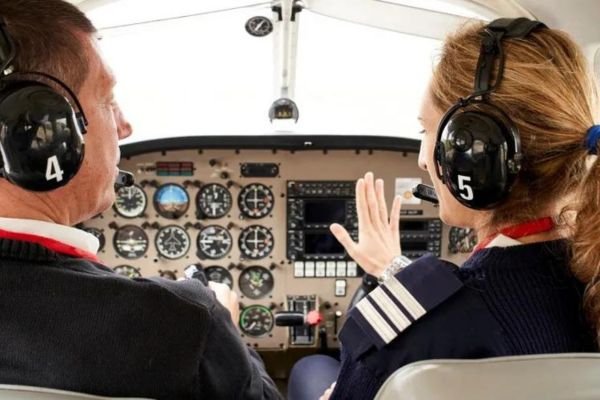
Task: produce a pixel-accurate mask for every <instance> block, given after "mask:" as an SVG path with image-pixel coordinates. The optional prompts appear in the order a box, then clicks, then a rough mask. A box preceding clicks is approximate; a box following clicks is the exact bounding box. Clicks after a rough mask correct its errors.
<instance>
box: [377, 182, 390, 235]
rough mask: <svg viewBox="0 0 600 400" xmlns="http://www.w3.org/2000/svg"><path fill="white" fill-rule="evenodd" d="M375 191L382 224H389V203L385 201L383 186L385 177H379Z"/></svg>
mask: <svg viewBox="0 0 600 400" xmlns="http://www.w3.org/2000/svg"><path fill="white" fill-rule="evenodd" d="M375 193H376V195H377V203H378V207H379V220H380V221H381V224H382V225H383V226H387V224H388V223H389V220H388V210H387V204H386V202H385V190H384V188H383V179H377V180H376V181H375Z"/></svg>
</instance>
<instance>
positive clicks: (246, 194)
mask: <svg viewBox="0 0 600 400" xmlns="http://www.w3.org/2000/svg"><path fill="white" fill-rule="evenodd" d="M238 204H239V206H240V210H241V211H242V214H244V215H245V216H246V217H248V218H253V219H258V218H263V217H266V216H267V215H269V213H270V212H271V210H273V205H274V204H275V199H274V198H273V192H271V189H269V188H268V187H266V186H265V185H263V184H262V183H251V184H250V185H248V186H244V188H243V189H242V190H241V191H240V195H239V197H238Z"/></svg>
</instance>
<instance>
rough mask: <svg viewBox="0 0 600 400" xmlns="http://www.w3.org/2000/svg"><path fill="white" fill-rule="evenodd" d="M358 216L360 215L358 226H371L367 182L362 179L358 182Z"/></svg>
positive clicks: (356, 195)
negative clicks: (366, 190)
mask: <svg viewBox="0 0 600 400" xmlns="http://www.w3.org/2000/svg"><path fill="white" fill-rule="evenodd" d="M355 190H356V194H355V197H356V214H357V215H358V226H359V227H361V228H362V227H364V226H365V224H370V217H369V208H368V205H367V197H366V192H365V180H364V179H363V178H360V179H359V180H358V181H356V189H355Z"/></svg>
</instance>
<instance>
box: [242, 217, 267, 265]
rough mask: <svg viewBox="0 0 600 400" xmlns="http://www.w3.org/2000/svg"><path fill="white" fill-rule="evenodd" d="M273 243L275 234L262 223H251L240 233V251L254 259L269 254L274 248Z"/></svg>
mask: <svg viewBox="0 0 600 400" xmlns="http://www.w3.org/2000/svg"><path fill="white" fill-rule="evenodd" d="M273 243H274V239H273V234H272V233H271V231H270V230H269V228H267V227H264V226H261V225H250V226H249V227H247V228H245V229H244V230H243V231H242V233H240V240H239V245H240V251H241V252H242V254H243V255H244V257H246V258H250V259H252V260H258V259H259V258H264V257H266V256H268V255H269V254H270V253H271V251H272V250H273Z"/></svg>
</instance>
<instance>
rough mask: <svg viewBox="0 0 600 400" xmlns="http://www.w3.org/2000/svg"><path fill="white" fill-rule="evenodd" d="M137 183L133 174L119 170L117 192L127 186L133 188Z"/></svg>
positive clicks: (116, 183)
mask: <svg viewBox="0 0 600 400" xmlns="http://www.w3.org/2000/svg"><path fill="white" fill-rule="evenodd" d="M134 183H135V177H134V176H133V174H132V173H131V172H127V171H123V170H119V175H117V180H116V181H115V191H117V190H119V189H120V188H122V187H125V186H133V184H134Z"/></svg>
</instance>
